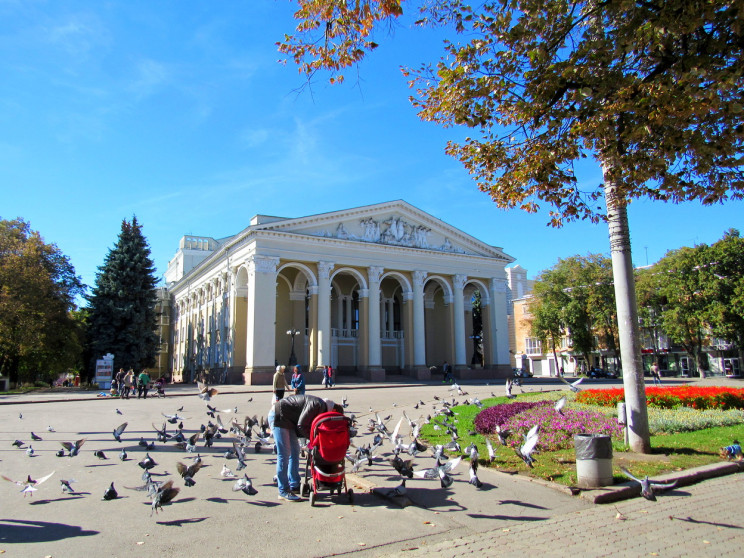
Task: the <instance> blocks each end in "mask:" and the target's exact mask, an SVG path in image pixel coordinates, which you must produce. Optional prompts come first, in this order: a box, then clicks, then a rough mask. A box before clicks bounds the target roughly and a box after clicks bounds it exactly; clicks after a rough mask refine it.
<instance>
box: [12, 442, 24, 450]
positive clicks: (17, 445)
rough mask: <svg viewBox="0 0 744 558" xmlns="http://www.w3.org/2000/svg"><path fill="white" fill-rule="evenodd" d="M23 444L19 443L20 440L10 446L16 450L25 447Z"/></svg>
mask: <svg viewBox="0 0 744 558" xmlns="http://www.w3.org/2000/svg"><path fill="white" fill-rule="evenodd" d="M25 443H26V442H21V441H20V440H16V441H15V442H13V443H12V444H10V445H11V446H15V447H17V448H18V449H23V446H24V445H25Z"/></svg>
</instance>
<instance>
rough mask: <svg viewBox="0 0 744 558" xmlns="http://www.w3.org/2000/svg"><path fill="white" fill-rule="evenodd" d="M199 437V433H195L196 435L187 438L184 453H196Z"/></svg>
mask: <svg viewBox="0 0 744 558" xmlns="http://www.w3.org/2000/svg"><path fill="white" fill-rule="evenodd" d="M200 436H201V432H197V433H196V434H193V435H192V436H190V437H189V439H188V441H187V442H186V451H187V452H189V453H194V452H195V451H196V442H198V441H199V437H200Z"/></svg>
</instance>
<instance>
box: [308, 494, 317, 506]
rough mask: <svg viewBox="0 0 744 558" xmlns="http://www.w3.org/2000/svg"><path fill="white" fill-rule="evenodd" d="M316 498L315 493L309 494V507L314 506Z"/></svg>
mask: <svg viewBox="0 0 744 558" xmlns="http://www.w3.org/2000/svg"><path fill="white" fill-rule="evenodd" d="M316 498H317V494H315V492H311V493H310V505H311V506H314V505H315V499H316Z"/></svg>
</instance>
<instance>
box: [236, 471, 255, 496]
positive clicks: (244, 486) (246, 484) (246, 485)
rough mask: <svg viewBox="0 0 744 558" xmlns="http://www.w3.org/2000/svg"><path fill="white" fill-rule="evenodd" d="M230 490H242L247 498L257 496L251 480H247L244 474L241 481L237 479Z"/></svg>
mask: <svg viewBox="0 0 744 558" xmlns="http://www.w3.org/2000/svg"><path fill="white" fill-rule="evenodd" d="M232 489H233V492H237V491H238V490H242V491H243V492H244V493H245V494H247V495H248V496H255V495H256V494H258V490H256V489H255V488H253V483H252V482H251V479H249V478H248V475H246V474H244V475H243V478H242V479H238V480H237V481H236V482H235V484H234V485H233V488H232Z"/></svg>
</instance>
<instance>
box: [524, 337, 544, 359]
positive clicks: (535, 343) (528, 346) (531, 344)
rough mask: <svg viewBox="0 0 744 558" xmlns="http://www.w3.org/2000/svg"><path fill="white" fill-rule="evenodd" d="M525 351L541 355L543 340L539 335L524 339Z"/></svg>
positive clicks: (529, 353)
mask: <svg viewBox="0 0 744 558" xmlns="http://www.w3.org/2000/svg"><path fill="white" fill-rule="evenodd" d="M524 346H525V352H526V353H527V354H528V355H541V354H542V342H541V341H540V340H539V339H538V338H537V337H527V338H525V340H524Z"/></svg>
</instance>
